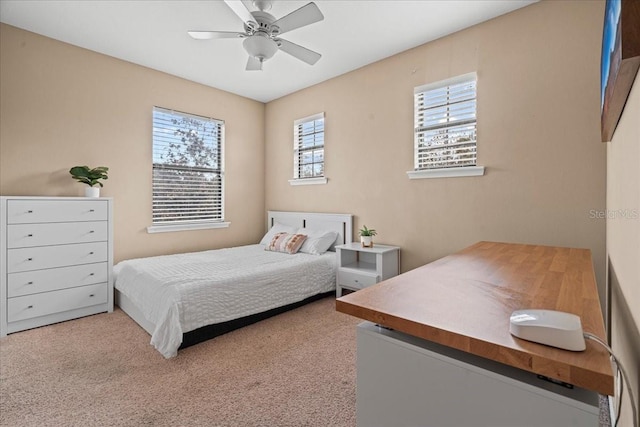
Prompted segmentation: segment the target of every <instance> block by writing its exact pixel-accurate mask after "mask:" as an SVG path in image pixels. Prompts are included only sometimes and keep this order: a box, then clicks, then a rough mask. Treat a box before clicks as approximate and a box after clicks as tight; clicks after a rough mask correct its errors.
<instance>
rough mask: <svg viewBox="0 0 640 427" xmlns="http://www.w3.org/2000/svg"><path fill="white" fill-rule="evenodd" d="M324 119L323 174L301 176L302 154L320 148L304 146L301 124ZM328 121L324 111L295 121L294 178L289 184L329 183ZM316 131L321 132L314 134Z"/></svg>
mask: <svg viewBox="0 0 640 427" xmlns="http://www.w3.org/2000/svg"><path fill="white" fill-rule="evenodd" d="M320 119H322V122H323V123H322V147H321V148H322V151H323V154H322V175H315V176H311V177H301V176H300V169H301V164H300V159H301V157H302V154H303V153H304V152H308V151H313V150H317V149H318V148H320V147H319V146H316V145H314V146H312V147H309V148H306V149H303V148H302V146H301V145H302V144H301V135H300V127H301V125H303V124H305V123H310V122H315V121H317V120H320ZM325 125H326V122H325V114H324V112H322V113H317V114H313V115H311V116H307V117H303V118H301V119H297V120H295V121H294V122H293V179H290V180H289V184H291V185H316V184H326V183H327V181H328V180H327V177H326V175H325V172H326V171H325V160H326V157H325V149H326V145H325V142H326V141H325V132H326V128H325ZM316 133H319V132H314V135H315V134H316ZM311 164H312V165H315V164H317V163H316V162H313V163H311Z"/></svg>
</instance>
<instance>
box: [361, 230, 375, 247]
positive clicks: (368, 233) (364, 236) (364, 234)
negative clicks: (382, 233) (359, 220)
mask: <svg viewBox="0 0 640 427" xmlns="http://www.w3.org/2000/svg"><path fill="white" fill-rule="evenodd" d="M376 234H378V232H377V231H376V230H374V229H373V228H367V226H366V225H363V226H362V228H361V229H360V243H362V247H364V248H371V247H373V240H372V239H373V236H375V235H376Z"/></svg>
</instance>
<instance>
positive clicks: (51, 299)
mask: <svg viewBox="0 0 640 427" xmlns="http://www.w3.org/2000/svg"><path fill="white" fill-rule="evenodd" d="M106 302H107V284H106V283H99V284H97V285H90V286H81V287H79V288H70V289H62V290H59V291H53V292H43V293H40V294H35V295H26V296H23V297H17V298H9V300H8V301H7V317H8V321H9V322H17V321H19V320H25V319H32V318H34V317H40V316H46V315H48V314H52V313H60V312H63V311H68V310H75V309H78V308H82V307H89V306H91V305H97V304H105V303H106Z"/></svg>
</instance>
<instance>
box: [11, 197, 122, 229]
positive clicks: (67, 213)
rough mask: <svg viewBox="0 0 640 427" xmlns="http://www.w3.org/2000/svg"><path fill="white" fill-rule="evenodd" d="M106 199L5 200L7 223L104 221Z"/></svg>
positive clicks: (106, 212) (107, 208)
mask: <svg viewBox="0 0 640 427" xmlns="http://www.w3.org/2000/svg"><path fill="white" fill-rule="evenodd" d="M108 216H109V202H108V201H107V200H86V199H80V200H11V199H9V200H7V224H30V223H39V222H74V221H106V220H107V219H108Z"/></svg>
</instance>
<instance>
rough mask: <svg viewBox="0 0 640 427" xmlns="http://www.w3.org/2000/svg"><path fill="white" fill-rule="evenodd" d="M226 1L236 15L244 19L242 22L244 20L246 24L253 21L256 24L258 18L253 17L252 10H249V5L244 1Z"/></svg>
mask: <svg viewBox="0 0 640 427" xmlns="http://www.w3.org/2000/svg"><path fill="white" fill-rule="evenodd" d="M224 2H225V3H226V4H227V6H229V8H230V9H231V10H233V12H234V13H235V14H236V15H238V17H239V18H240V19H242V22H244V23H245V24H248V23H249V22H253V23H254V24H255V22H256V19H255V18H254V17H253V15H252V14H251V12H249V9H247V6H245V5H244V3H242V2H241V1H240V0H224ZM257 27H258V26H257V24H255V27H253V28H257Z"/></svg>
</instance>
